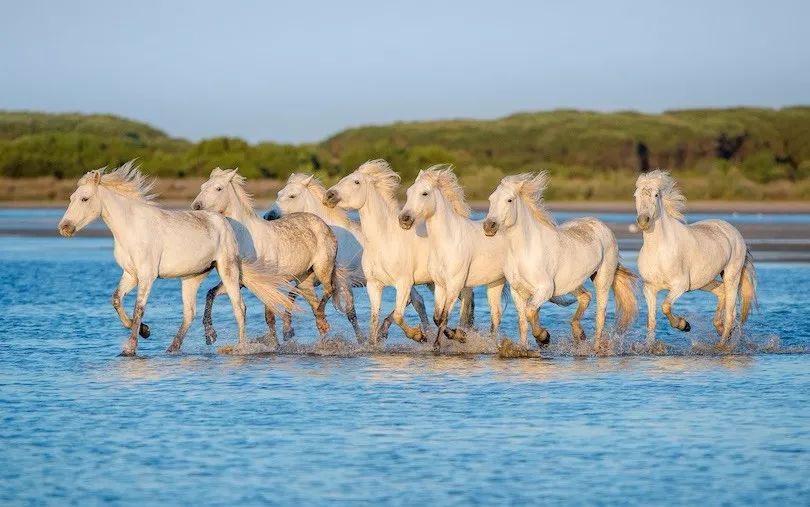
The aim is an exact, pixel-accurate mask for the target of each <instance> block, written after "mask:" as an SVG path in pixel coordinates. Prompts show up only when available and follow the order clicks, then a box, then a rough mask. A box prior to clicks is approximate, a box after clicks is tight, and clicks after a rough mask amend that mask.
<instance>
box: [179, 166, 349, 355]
mask: <svg viewBox="0 0 810 507" xmlns="http://www.w3.org/2000/svg"><path fill="white" fill-rule="evenodd" d="M244 185H245V178H244V176H241V175H239V174H237V169H233V170H228V171H225V170H222V169H220V168H216V169H214V170H213V171H212V172H211V177H210V178H209V180H208V181H207V182H205V183H203V184H202V187H201V189H200V193H199V194H198V195H197V197H196V198H195V199H194V202H193V203H192V207H193V208H194V209H207V210H211V211H215V212H217V213H221V214H223V215H225V217H227V218H228V219H229V221H230V222H231V225H232V226H233V227H234V230H235V231H236V237H237V239H238V241H239V249H240V254H241V255H242V258H245V259H260V260H261V261H262V262H264V263H266V264H268V265H270V266H273V267H274V269H275V270H276V271H277V272H278V273H281V274H284V275H286V276H287V277H288V280H298V286H297V288H298V291H299V292H300V293H301V294H302V295H303V296H304V299H306V301H307V303H309V305H310V306H311V307H312V311H313V313H314V315H315V322H316V325H317V327H318V331H319V332H320V334H321V336H324V335H325V334H326V333H327V331H328V330H329V323H328V322H327V320H326V313H325V306H326V302H327V301H328V300H329V298H330V297H331V296H332V295H333V293H335V292H337V297H340V298H342V301H340V302H339V303H338V304H337V305H336V306H338V307H339V308H341V309H342V310H345V312H346V315H347V318H348V319H349V321H350V322H351V324H352V327H353V328H354V331H355V333H356V335H357V339H358V340H359V341H362V340H363V334H362V331H361V330H360V327H359V325H358V323H357V315H356V314H355V311H354V300H353V298H352V294H351V290H350V289H349V288H347V287H345V285H346V284H345V283H344V281H343V280H342V279H341V277H342V276H343V275H342V274H341V273H339V272H338V269H337V266H336V262H335V261H336V258H337V252H338V245H337V240H336V238H335V235H334V234H333V233H332V230H331V229H330V228H329V227H328V226H327V225H326V223H325V222H324V221H323V220H321V219H320V218H318V217H317V216H315V215H312V214H310V213H293V214H290V215H288V216H286V217H284V218H282V219H280V220H274V221H272V222H268V221H267V220H263V219H262V218H261V217H259V216H257V215H256V212H255V211H254V209H253V198H252V197H251V196H250V195H249V194H248V193H247V192H246V191H245V189H244ZM318 282H320V284H321V285H322V286H323V296H322V297H321V298H320V299H318V297H317V295H316V294H315V285H316V283H318ZM222 290H223V288H222V285H218V286H217V287H215V288H213V289H211V291H210V292H209V294H208V298H207V300H206V305H205V316H204V318H203V322H204V323H205V325H206V336H207V337H208V340H209V341H213V340H215V339H216V334H215V332H214V330H213V327H212V326H211V308H212V305H213V301H214V298H215V297H216V296H217V295H218V294H220V293H221V292H222ZM291 296H293V297H294V295H293V294H291ZM265 319H266V321H267V326H268V328H269V337H270V339H271V340H272V341H273V342H276V339H275V315H274V313H273V309H272V308H266V309H265ZM292 334H293V332H292V326H291V324H290V314H289V312H285V314H284V337H285V339H288V338H290V337H292Z"/></svg>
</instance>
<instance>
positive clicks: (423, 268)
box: [323, 160, 472, 343]
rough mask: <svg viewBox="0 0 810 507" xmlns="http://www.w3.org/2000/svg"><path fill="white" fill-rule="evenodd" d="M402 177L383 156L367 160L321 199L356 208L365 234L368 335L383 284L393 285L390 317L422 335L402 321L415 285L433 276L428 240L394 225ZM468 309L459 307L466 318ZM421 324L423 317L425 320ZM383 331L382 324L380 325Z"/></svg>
mask: <svg viewBox="0 0 810 507" xmlns="http://www.w3.org/2000/svg"><path fill="white" fill-rule="evenodd" d="M399 181H400V177H399V175H398V174H397V173H395V172H394V170H393V169H391V167H390V166H389V165H388V162H386V161H385V160H371V161H368V162H366V163H364V164H363V165H361V166H360V167H359V168H357V170H355V171H354V172H353V173H351V174H349V175H348V176H346V177H344V178H343V179H341V180H340V181H339V182H338V183H337V184H336V185H334V186H333V187H332V188H330V189H329V191H328V192H326V195H325V196H324V201H323V202H324V204H326V205H327V206H329V207H335V206H339V207H340V208H342V209H345V210H358V212H359V214H360V227H361V229H362V231H363V237H364V238H365V244H364V250H363V273H365V276H366V290H367V291H368V297H369V302H370V305H371V341H372V343H377V341H378V337H379V331H380V330H379V329H378V327H377V326H378V324H379V317H380V305H381V304H382V290H383V287H386V286H393V287H395V288H396V291H397V299H396V303H395V307H394V313H393V318H394V322H396V323H397V325H398V326H400V327H401V328H402V330H403V331H404V332H405V335H406V336H408V338H410V339H412V340H415V341H417V342H424V341H426V339H425V335H424V332H423V330H422V329H421V328H419V327H411V326H410V325H408V323H407V322H406V321H405V318H404V312H405V306H406V305H407V303H408V299H409V297H410V294H411V289H412V288H413V286H414V285H421V284H429V283H431V282H432V281H433V280H432V278H431V276H430V273H429V271H428V240H427V238H426V237H425V236H424V234H423V233H422V234H420V233H418V232H417V231H416V230H415V229H414V230H409V231H406V230H403V229H402V228H401V227H400V226H399V225H398V223H397V222H398V219H397V215H398V214H399V204H398V203H397V196H396V193H397V189H398V188H399ZM471 300H472V293H471V292H470V291H466V292H465V295H464V298H463V306H465V308H469V306H470V302H471ZM470 313H471V312H470V311H469V310H466V311H465V309H462V314H463V316H462V318H463V319H464V320H467V319H468V318H469V317H468V315H470ZM423 325H424V326H427V323H426V322H424V321H423ZM383 331H384V330H383Z"/></svg>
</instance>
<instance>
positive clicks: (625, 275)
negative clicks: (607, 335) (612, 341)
mask: <svg viewBox="0 0 810 507" xmlns="http://www.w3.org/2000/svg"><path fill="white" fill-rule="evenodd" d="M637 283H638V276H637V275H636V274H635V273H633V272H632V271H630V270H629V269H627V268H626V267H624V266H622V265H621V264H619V265H618V266H617V267H616V274H615V275H614V276H613V294H614V295H615V296H616V317H617V318H618V326H619V329H620V330H622V331H624V330H625V329H627V328H628V327H629V326H630V324H631V323H632V322H633V321H634V320H635V318H636V316H637V315H638V301H637V300H636V284H637Z"/></svg>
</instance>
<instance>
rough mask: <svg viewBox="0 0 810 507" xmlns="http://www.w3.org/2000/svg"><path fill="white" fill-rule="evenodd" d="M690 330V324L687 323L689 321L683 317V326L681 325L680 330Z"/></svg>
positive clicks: (685, 331) (686, 331)
mask: <svg viewBox="0 0 810 507" xmlns="http://www.w3.org/2000/svg"><path fill="white" fill-rule="evenodd" d="M691 330H692V326H690V325H689V321H687V320H686V319H683V327H681V331H683V332H684V333H688V332H689V331H691Z"/></svg>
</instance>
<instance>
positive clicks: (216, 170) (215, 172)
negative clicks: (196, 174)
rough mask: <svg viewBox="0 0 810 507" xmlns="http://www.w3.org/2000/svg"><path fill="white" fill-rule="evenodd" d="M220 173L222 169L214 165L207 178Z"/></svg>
mask: <svg viewBox="0 0 810 507" xmlns="http://www.w3.org/2000/svg"><path fill="white" fill-rule="evenodd" d="M221 173H222V169H220V168H219V167H215V168H214V169H213V170H212V171H211V176H209V178H213V177H214V176H218V175H219V174H221Z"/></svg>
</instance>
